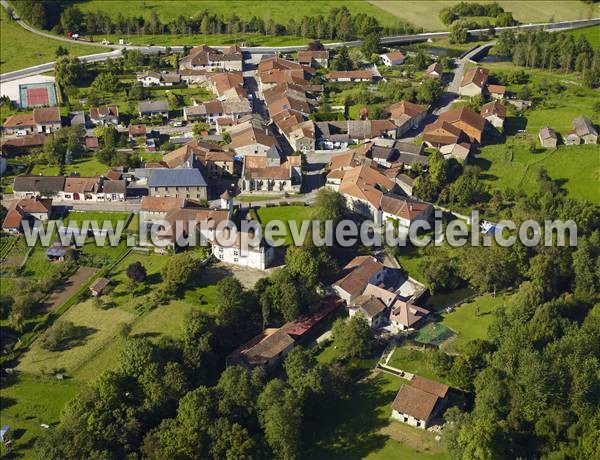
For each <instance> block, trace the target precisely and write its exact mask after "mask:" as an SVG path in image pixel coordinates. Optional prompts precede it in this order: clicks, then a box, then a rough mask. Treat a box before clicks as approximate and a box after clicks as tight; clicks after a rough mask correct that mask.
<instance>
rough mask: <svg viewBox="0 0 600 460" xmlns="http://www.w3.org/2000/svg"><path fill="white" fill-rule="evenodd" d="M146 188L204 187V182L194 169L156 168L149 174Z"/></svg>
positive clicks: (199, 173)
mask: <svg viewBox="0 0 600 460" xmlns="http://www.w3.org/2000/svg"><path fill="white" fill-rule="evenodd" d="M148 187H206V181H205V180H204V177H203V176H202V173H201V172H200V171H199V170H198V169H196V168H178V169H167V168H157V169H155V170H154V171H153V172H152V174H150V179H148Z"/></svg>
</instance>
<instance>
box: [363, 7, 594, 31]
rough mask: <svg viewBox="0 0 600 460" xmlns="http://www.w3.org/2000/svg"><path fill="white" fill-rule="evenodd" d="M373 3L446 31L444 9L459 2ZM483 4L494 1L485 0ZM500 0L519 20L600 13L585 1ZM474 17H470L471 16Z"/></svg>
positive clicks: (415, 23)
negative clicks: (443, 16) (443, 21)
mask: <svg viewBox="0 0 600 460" xmlns="http://www.w3.org/2000/svg"><path fill="white" fill-rule="evenodd" d="M369 3H370V4H371V5H373V6H376V7H379V8H381V9H383V10H385V11H387V12H388V13H390V14H391V15H393V16H396V17H398V18H400V19H403V20H406V21H408V22H410V23H412V24H414V25H416V26H420V27H423V28H424V29H425V30H445V29H446V26H444V24H442V22H441V21H440V20H439V13H440V11H441V10H442V9H443V8H445V7H447V6H451V5H454V4H456V3H458V1H454V0H453V1H449V0H438V1H435V2H433V1H423V0H402V1H398V0H371V1H369ZM480 3H490V2H488V1H481V2H480ZM498 3H499V4H500V5H501V6H502V7H503V8H504V9H505V10H506V11H510V12H512V13H513V16H514V17H515V19H517V20H518V21H520V22H522V23H525V24H527V23H530V22H534V23H535V22H547V21H551V20H554V21H567V20H574V19H588V18H589V17H596V16H598V6H592V5H588V4H585V3H583V2H575V1H566V2H565V1H556V0H499V1H498ZM467 19H470V18H467Z"/></svg>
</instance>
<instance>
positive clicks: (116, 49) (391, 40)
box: [0, 0, 600, 81]
mask: <svg viewBox="0 0 600 460" xmlns="http://www.w3.org/2000/svg"><path fill="white" fill-rule="evenodd" d="M0 4H1V5H2V6H3V7H4V8H6V9H8V8H9V5H8V3H7V2H6V0H0ZM17 24H19V25H20V26H21V27H23V28H25V29H26V30H28V31H30V32H32V33H35V34H37V35H40V36H42V37H44V38H48V39H52V40H59V41H64V42H68V43H73V40H70V39H69V38H66V37H60V36H57V35H54V34H50V33H48V32H44V31H42V30H39V29H36V28H34V27H32V26H30V25H29V24H27V23H26V22H24V21H22V20H18V21H17ZM596 24H600V18H594V19H584V20H578V21H563V22H556V23H538V24H526V25H520V26H512V27H497V28H496V29H495V30H496V32H501V31H502V30H535V29H546V30H565V29H573V28H577V27H586V26H590V25H596ZM488 32H489V29H473V30H470V31H469V34H470V35H473V36H478V35H484V34H487V33H488ZM449 35H450V32H425V33H421V34H411V35H395V36H390V37H383V38H382V39H381V43H382V44H384V45H394V44H401V43H414V42H420V41H427V40H430V39H434V38H444V37H448V36H449ZM77 43H79V44H83V45H90V46H101V47H105V48H109V49H113V51H111V52H107V53H99V54H94V55H90V56H81V57H80V58H79V59H81V60H82V61H84V62H97V61H103V60H106V59H109V58H113V59H114V58H115V57H118V56H120V55H121V50H123V49H125V48H127V49H136V50H139V51H141V52H143V53H146V54H155V53H158V52H164V51H165V50H166V47H164V46H127V47H125V46H122V45H102V44H100V43H90V42H85V41H78V42H77ZM361 44H362V40H354V41H350V42H339V43H328V44H326V45H325V47H326V48H328V49H333V48H338V47H340V46H348V47H355V46H360V45H361ZM183 48H184V46H171V47H170V49H171V50H172V51H174V52H180V51H182V50H183ZM215 48H223V46H215ZM305 48H306V45H301V46H253V47H243V48H242V50H243V51H245V52H248V53H252V54H256V55H258V54H273V53H286V52H295V51H299V50H302V49H305ZM53 68H54V62H48V63H45V64H40V65H38V66H33V67H29V68H26V69H21V70H17V71H14V72H8V73H5V74H1V75H0V81H10V80H16V79H18V78H23V77H28V76H31V75H37V74H39V73H41V72H46V71H49V70H52V69H53Z"/></svg>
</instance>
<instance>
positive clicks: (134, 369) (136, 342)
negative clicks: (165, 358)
mask: <svg viewBox="0 0 600 460" xmlns="http://www.w3.org/2000/svg"><path fill="white" fill-rule="evenodd" d="M155 355H156V349H155V346H154V345H153V344H152V342H150V340H149V339H147V338H145V337H144V338H129V339H128V340H127V341H126V342H125V347H124V348H123V350H121V354H120V356H119V363H120V369H121V371H122V372H123V374H124V375H129V376H132V377H139V376H140V375H142V374H143V373H144V371H145V370H146V368H147V367H148V366H149V365H150V364H151V363H152V362H154V360H155Z"/></svg>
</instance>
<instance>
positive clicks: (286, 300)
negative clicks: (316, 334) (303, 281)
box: [261, 268, 303, 322]
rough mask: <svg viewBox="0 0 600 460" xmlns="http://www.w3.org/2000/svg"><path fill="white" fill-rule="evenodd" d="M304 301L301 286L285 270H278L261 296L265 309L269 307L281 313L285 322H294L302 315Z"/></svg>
mask: <svg viewBox="0 0 600 460" xmlns="http://www.w3.org/2000/svg"><path fill="white" fill-rule="evenodd" d="M302 300H303V299H302V290H301V286H298V285H297V283H296V282H295V280H294V278H293V277H292V276H291V274H290V272H289V271H287V270H286V269H285V268H281V269H279V270H276V271H275V272H274V273H273V275H271V278H270V284H269V286H268V287H267V289H266V290H265V292H264V294H263V295H262V296H261V303H262V305H263V309H264V308H265V307H267V308H268V309H270V310H274V311H275V312H278V313H280V314H281V316H282V317H283V320H284V321H285V322H288V321H292V320H294V319H296V318H297V317H298V315H300V313H301V311H302V308H303V303H302ZM267 316H268V314H267Z"/></svg>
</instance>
